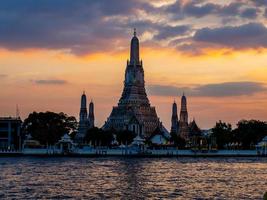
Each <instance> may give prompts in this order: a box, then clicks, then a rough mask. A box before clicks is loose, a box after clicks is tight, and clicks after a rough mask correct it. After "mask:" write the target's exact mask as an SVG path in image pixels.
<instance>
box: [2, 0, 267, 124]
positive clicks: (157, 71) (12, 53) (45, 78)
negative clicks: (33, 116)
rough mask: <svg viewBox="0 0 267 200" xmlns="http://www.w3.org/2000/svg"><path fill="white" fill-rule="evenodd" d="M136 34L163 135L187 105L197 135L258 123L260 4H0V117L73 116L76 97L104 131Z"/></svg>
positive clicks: (118, 0)
mask: <svg viewBox="0 0 267 200" xmlns="http://www.w3.org/2000/svg"><path fill="white" fill-rule="evenodd" d="M134 27H135V28H137V34H138V37H139V39H140V43H141V44H140V46H141V57H142V60H143V63H144V69H145V78H146V88H147V92H148V94H149V98H150V101H151V104H152V105H154V106H156V109H157V113H158V115H159V117H160V118H161V120H162V121H163V123H164V124H165V125H166V127H167V128H169V127H170V115H171V104H172V102H173V101H174V99H176V101H177V102H178V103H180V96H181V95H182V93H183V91H184V92H185V94H186V95H187V96H188V109H189V116H190V119H193V118H195V119H196V121H197V122H198V124H199V125H200V127H201V128H209V127H211V126H213V125H214V124H215V122H216V121H218V120H220V119H221V120H224V121H227V122H230V123H233V124H235V123H236V122H237V121H238V120H240V119H251V118H254V119H260V120H266V119H267V1H266V0H216V1H212V0H177V1H175V0H153V1H152V0H127V1H125V0H90V1H87V0H75V1H74V0H38V1H36V0H12V1H10V0H2V1H1V2H0V82H1V87H0V88H1V90H0V91H1V92H0V115H1V116H11V115H15V111H16V104H18V105H19V108H20V113H21V116H22V117H23V118H25V117H27V115H28V114H29V113H30V112H32V111H34V110H35V111H46V110H52V111H56V112H59V111H63V112H65V113H67V114H69V115H74V116H76V117H77V116H78V112H79V103H80V95H81V93H82V91H83V90H85V91H86V94H87V97H88V100H90V99H93V101H94V102H95V107H96V110H95V115H96V123H97V125H99V126H101V125H103V123H104V121H105V120H106V118H107V117H108V115H109V114H110V111H111V109H112V106H114V105H116V104H117V102H118V99H119V97H120V95H121V92H122V87H123V78H124V70H125V66H126V60H127V59H128V57H129V42H130V39H131V37H132V32H133V28H134Z"/></svg>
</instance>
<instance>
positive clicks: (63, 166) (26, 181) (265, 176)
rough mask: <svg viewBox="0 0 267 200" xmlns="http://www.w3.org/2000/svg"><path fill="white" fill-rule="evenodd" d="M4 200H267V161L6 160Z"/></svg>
mask: <svg viewBox="0 0 267 200" xmlns="http://www.w3.org/2000/svg"><path fill="white" fill-rule="evenodd" d="M0 169H1V170H0V198H1V199H59V198H60V199H207V198H208V199H214V198H215V199H262V198H263V195H264V193H265V192H266V191H267V170H266V169H267V160H266V158H260V159H256V158H227V159H226V158H225V159H223V158H209V159H204V158H198V159H194V158H178V159H177V158H166V159H155V158H154V159H151V158H149V159H148V158H142V159H140V158H139V159H135V158H129V159H127V158H33V157H32V158H31V157H22V158H0Z"/></svg>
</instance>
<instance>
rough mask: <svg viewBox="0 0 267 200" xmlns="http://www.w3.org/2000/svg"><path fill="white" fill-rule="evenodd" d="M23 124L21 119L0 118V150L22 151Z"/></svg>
mask: <svg viewBox="0 0 267 200" xmlns="http://www.w3.org/2000/svg"><path fill="white" fill-rule="evenodd" d="M21 124H22V121H21V119H20V118H19V117H0V150H21V144H22V141H21V140H22V137H21Z"/></svg>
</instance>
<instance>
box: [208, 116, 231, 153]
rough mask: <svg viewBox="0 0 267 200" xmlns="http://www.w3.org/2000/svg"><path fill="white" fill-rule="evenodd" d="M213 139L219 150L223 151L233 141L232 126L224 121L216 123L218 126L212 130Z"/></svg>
mask: <svg viewBox="0 0 267 200" xmlns="http://www.w3.org/2000/svg"><path fill="white" fill-rule="evenodd" d="M211 137H215V138H216V142H217V145H218V148H219V149H223V148H224V145H225V144H228V143H229V142H231V141H232V140H233V135H232V126H231V124H227V123H225V122H222V121H219V122H216V125H215V126H214V127H213V128H212V135H211Z"/></svg>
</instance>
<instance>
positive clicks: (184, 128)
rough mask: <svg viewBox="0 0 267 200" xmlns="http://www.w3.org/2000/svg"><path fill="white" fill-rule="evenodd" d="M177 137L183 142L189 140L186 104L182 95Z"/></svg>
mask: <svg viewBox="0 0 267 200" xmlns="http://www.w3.org/2000/svg"><path fill="white" fill-rule="evenodd" d="M179 135H180V136H181V137H182V138H183V139H185V140H188V139H189V129H188V112H187V102H186V97H185V95H184V94H183V96H182V99H181V111H180V121H179Z"/></svg>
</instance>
